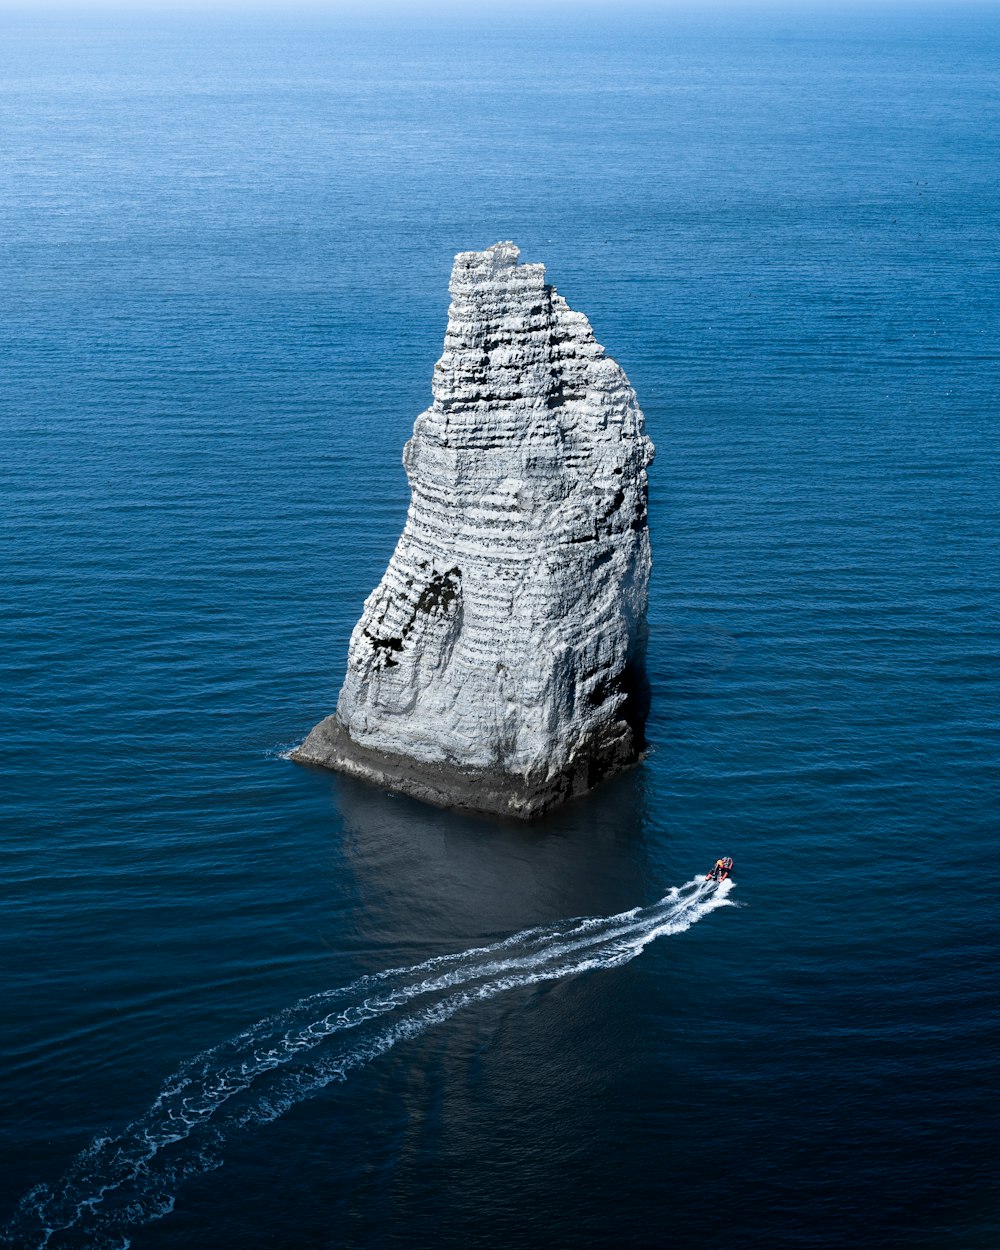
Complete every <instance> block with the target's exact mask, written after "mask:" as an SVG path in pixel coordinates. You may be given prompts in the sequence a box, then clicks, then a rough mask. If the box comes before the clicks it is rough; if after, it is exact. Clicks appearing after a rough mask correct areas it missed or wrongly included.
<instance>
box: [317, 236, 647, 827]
mask: <svg viewBox="0 0 1000 1250" xmlns="http://www.w3.org/2000/svg"><path fill="white" fill-rule="evenodd" d="M518 255H519V253H518V249H517V248H516V247H515V246H514V245H513V243H497V244H496V245H495V246H494V247H491V248H488V249H487V250H486V251H485V252H462V253H460V254H459V255H458V256H456V257H455V267H454V270H453V272H452V277H451V285H450V288H449V289H450V292H451V299H452V303H451V308H450V309H449V313H448V331H447V334H446V335H445V342H444V354H443V355H442V357H441V359H440V360H439V361H438V363H437V365H436V366H435V369H434V386H433V391H434V402H433V403H432V404H431V406H430V408H428V409H427V411H426V412H424V413H422V414H421V415H420V416H419V417H417V420H416V424H415V425H414V428H413V437H412V438H411V439H410V441H409V442H408V443H407V444H406V448H405V450H404V452H403V463H404V465H405V467H406V472H407V476H408V478H409V482H410V488H411V492H412V498H411V503H410V510H409V515H408V517H407V520H406V527H405V528H404V530H403V533H402V536H401V538H400V540H399V543H398V545H397V547H396V550H395V553H394V554H393V557H392V559H391V560H390V562H389V567H388V569H387V570H386V573H385V576H384V577H383V578H382V580H381V582H380V583H379V584H378V586H377V587H376V588H375V590H374V591H373V592H372V593H371V594H370V595H369V596H368V599H367V600H366V602H365V607H364V612H363V614H362V616H361V620H360V621H358V624H357V625H356V627H355V629H354V632H353V634H352V635H351V643H350V650H349V654H348V662H347V676H346V679H345V681H344V685H343V689H342V690H341V692H340V699H339V702H338V704H337V711H336V713H335V715H333V716H330V717H327V719H326V720H324V721H322V722H321V723H320V724H319V725H317V726H316V728H315V729H314V730H313V731H312V733H310V735H309V737H308V738H307V739H306V741H305V742H304V743H303V744H302V745H301V746H300V747H299V748H297V750H296V751H295V752H294V758H296V759H299V760H302V761H305V762H309V763H315V764H322V765H325V766H327V767H330V768H337V769H340V770H342V771H344V772H347V773H352V774H354V775H355V776H359V777H364V778H367V779H369V780H371V781H374V782H376V783H378V784H380V785H383V786H386V787H388V788H389V789H393V790H400V791H404V792H406V793H409V794H413V795H415V796H417V797H419V798H422V799H425V800H427V801H430V802H433V803H438V804H441V805H444V806H457V807H465V808H472V809H476V810H480V811H485V812H491V813H495V814H502V815H510V816H517V817H524V818H530V817H533V816H537V815H540V814H541V813H542V812H544V811H547V810H548V809H550V808H552V807H553V806H555V805H556V804H558V803H560V802H562V801H564V800H565V799H567V798H570V797H572V796H573V795H576V794H580V793H582V792H583V791H585V790H587V789H589V788H590V787H591V786H592V785H594V784H595V783H596V782H597V781H599V780H601V779H602V778H603V777H606V776H608V775H610V774H612V773H615V772H619V771H621V770H622V769H623V768H626V767H628V766H629V765H630V764H632V763H634V762H635V760H636V759H637V758H638V757H639V754H640V751H641V749H642V745H643V726H644V723H645V718H646V712H647V709H648V685H647V682H646V676H645V650H646V602H647V585H648V580H649V568H650V554H649V530H648V527H647V521H646V498H647V489H646V467H647V466H648V465H649V463H650V461H651V460H652V458H653V447H652V444H651V442H650V441H649V439H648V438H647V437H646V435H645V433H644V429H643V417H642V413H641V411H640V410H639V406H638V404H637V402H636V397H635V392H634V391H633V390H632V388H631V386H630V385H629V383H628V379H627V378H626V376H625V374H624V372H623V371H622V370H621V369H620V368H619V366H618V365H617V364H615V362H614V361H613V360H609V359H608V357H607V356H605V354H604V349H603V348H602V347H601V345H600V344H599V343H597V342H596V341H595V339H594V334H593V331H592V330H591V328H590V323H589V322H588V321H587V318H586V317H585V316H584V315H583V314H582V313H578V312H573V311H572V310H571V309H570V308H569V307H568V306H567V304H566V301H565V300H564V299H563V298H562V297H561V296H560V295H558V294H557V293H556V291H555V289H554V288H553V287H551V286H548V285H547V284H546V282H545V269H544V266H542V265H519V264H518V263H517V262H518Z"/></svg>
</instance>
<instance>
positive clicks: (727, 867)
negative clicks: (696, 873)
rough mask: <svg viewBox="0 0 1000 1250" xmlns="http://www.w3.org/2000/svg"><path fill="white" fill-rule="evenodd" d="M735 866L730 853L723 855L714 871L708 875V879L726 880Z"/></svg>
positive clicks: (716, 863)
mask: <svg viewBox="0 0 1000 1250" xmlns="http://www.w3.org/2000/svg"><path fill="white" fill-rule="evenodd" d="M732 867H733V861H732V859H731V858H730V857H729V856H728V855H721V856H720V857H719V858H718V859H717V860H716V861H715V865H714V866H713V868H712V871H711V872H710V873H708V875H707V876H706V880H707V881H725V879H726V878H727V877H728V876H729V873H730V871H731V870H732Z"/></svg>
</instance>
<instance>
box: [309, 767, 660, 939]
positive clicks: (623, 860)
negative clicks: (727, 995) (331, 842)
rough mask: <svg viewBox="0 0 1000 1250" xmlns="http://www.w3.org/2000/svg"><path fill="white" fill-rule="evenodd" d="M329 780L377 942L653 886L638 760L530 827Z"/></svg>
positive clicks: (636, 896) (637, 897) (633, 894)
mask: <svg viewBox="0 0 1000 1250" xmlns="http://www.w3.org/2000/svg"><path fill="white" fill-rule="evenodd" d="M330 784H331V790H332V798H333V802H334V803H335V805H336V807H337V809H338V810H339V812H340V814H341V816H342V818H343V824H344V841H343V846H342V854H343V866H344V867H346V868H347V869H348V870H349V871H350V872H351V873H352V874H353V875H354V876H355V878H356V883H357V891H356V896H357V897H358V898H359V900H361V901H362V905H363V907H364V908H365V909H367V919H368V923H369V924H370V925H371V926H372V928H371V936H372V939H373V941H375V942H377V945H378V946H379V947H380V948H384V947H385V946H386V944H388V945H389V946H392V945H393V944H395V943H399V945H400V946H401V947H403V948H408V947H409V944H411V943H413V942H416V943H418V944H423V943H426V942H430V943H432V944H435V945H436V944H440V946H441V948H442V949H443V948H444V947H446V946H452V947H457V946H460V945H462V944H463V943H465V942H467V941H468V940H470V939H479V938H482V937H487V936H494V935H496V934H499V933H506V932H510V931H511V930H515V929H520V928H523V927H525V926H526V925H532V924H543V923H548V922H550V921H554V920H558V919H564V918H566V917H568V916H580V915H597V914H609V913H613V912H616V911H621V910H623V909H626V908H629V907H635V906H636V905H641V904H643V903H647V902H651V901H652V900H653V899H655V898H658V897H659V895H660V894H662V892H663V890H662V889H661V888H660V886H661V884H663V883H660V882H651V881H650V880H649V866H648V863H647V857H646V849H645V842H644V838H645V830H646V825H647V795H646V789H647V784H648V778H647V774H646V770H645V768H644V767H643V766H642V765H640V766H639V767H637V768H633V769H631V770H630V771H629V772H627V773H624V774H623V775H622V776H620V777H616V778H613V779H612V780H611V781H609V782H607V783H606V784H605V785H603V786H601V787H600V788H599V789H598V790H596V791H594V792H593V793H592V794H590V795H587V796H585V797H583V798H582V799H579V800H577V801H575V802H573V803H570V804H567V805H566V806H565V807H563V808H561V809H559V810H558V811H556V812H553V813H552V814H551V815H549V816H548V817H546V818H545V819H543V820H541V821H538V822H535V823H532V824H522V823H519V822H514V821H499V820H492V819H488V818H482V817H478V816H474V815H471V814H469V813H463V812H454V811H446V810H441V809H438V808H434V807H429V806H427V805H426V804H424V803H421V802H419V801H417V800H415V799H410V798H407V797H405V796H402V795H393V794H389V793H386V792H385V791H383V790H379V789H377V788H375V787H372V786H369V785H366V784H365V783H363V782H359V781H356V780H354V779H353V778H349V777H344V776H340V775H337V774H331V782H330Z"/></svg>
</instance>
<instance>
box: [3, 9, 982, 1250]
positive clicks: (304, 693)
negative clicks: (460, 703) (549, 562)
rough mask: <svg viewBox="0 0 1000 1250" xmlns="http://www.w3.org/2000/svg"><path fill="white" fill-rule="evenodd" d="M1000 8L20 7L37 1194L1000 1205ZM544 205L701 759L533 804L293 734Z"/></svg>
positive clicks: (16, 733)
mask: <svg viewBox="0 0 1000 1250" xmlns="http://www.w3.org/2000/svg"><path fill="white" fill-rule="evenodd" d="M998 66H1000V11H998V10H997V9H996V8H988V7H980V8H978V9H968V10H966V9H962V8H957V7H954V6H949V7H948V8H947V9H943V8H942V9H940V10H935V9H932V8H927V7H926V6H925V7H921V8H915V9H913V10H912V11H911V10H906V9H899V10H895V11H888V10H869V11H868V12H861V11H855V12H852V13H847V12H842V13H821V12H819V11H816V10H810V11H808V12H801V11H800V12H798V13H791V12H789V13H784V14H781V13H775V12H770V13H760V14H757V13H753V12H750V11H747V10H744V11H743V12H741V13H738V14H729V15H727V14H725V13H722V12H719V11H714V12H711V13H709V12H703V13H702V14H701V15H698V14H687V15H682V14H677V13H673V14H671V13H668V12H666V11H660V12H657V11H655V10H654V11H648V12H645V13H640V12H638V11H636V12H631V11H626V10H624V9H619V10H615V11H611V10H607V11H603V12H599V11H591V10H587V9H583V8H581V9H571V8H566V9H563V10H562V11H561V12H560V13H559V14H553V13H539V12H531V11H529V10H523V11H519V12H513V11H511V12H510V13H507V14H506V15H504V14H501V13H494V14H492V15H479V16H474V15H472V14H471V13H468V12H467V13H464V14H462V15H460V16H454V15H453V17H452V19H449V20H445V19H444V18H442V17H435V16H432V15H430V14H424V15H422V16H418V15H415V14H414V13H412V12H411V13H410V14H409V15H407V16H398V15H397V16H396V17H395V18H391V17H387V16H385V15H383V16H379V15H378V14H377V13H372V14H369V15H367V16H365V15H364V14H355V15H354V16H351V17H346V16H339V17H338V16H326V17H321V16H317V15H312V16H299V17H295V16H291V15H288V16H285V17H278V16H272V17H263V16H255V17H243V18H240V17H237V16H235V15H230V16H229V17H217V18H212V17H207V16H195V15H191V14H189V15H187V16H186V17H181V16H176V17H174V18H167V17H163V18H154V17H152V16H150V15H146V16H133V17H122V16H119V17H117V18H116V17H112V16H105V17H102V18H96V17H95V18H85V17H83V16H80V15H76V16H74V17H62V18H59V17H56V16H52V15H50V16H35V17H31V16H25V15H23V14H22V15H21V16H19V17H18V16H12V15H11V14H9V13H8V14H6V15H2V16H0V112H2V124H0V145H2V153H0V223H2V228H0V292H2V307H3V317H2V324H0V370H2V385H0V481H2V487H0V509H2V513H0V515H2V534H0V552H2V578H0V689H2V691H3V700H4V714H3V719H2V727H0V752H2V754H0V775H2V786H3V804H4V806H3V824H2V832H0V867H2V879H3V884H4V902H3V906H2V908H0V937H2V960H3V987H4V988H3V1008H2V1026H0V1105H2V1107H3V1119H2V1157H0V1228H2V1230H3V1232H2V1234H0V1244H4V1245H6V1246H9V1247H13V1248H14V1250H41V1248H42V1247H48V1248H49V1250H65V1248H67V1247H96V1248H104V1250H111V1248H115V1250H118V1248H123V1247H126V1246H131V1247H133V1248H134V1250H167V1248H169V1250H263V1248H264V1247H279V1248H282V1247H287V1248H289V1250H320V1248H322V1250H333V1248H335V1247H351V1248H354V1250H383V1248H384V1250H468V1248H469V1247H483V1248H490V1250H492V1248H494V1247H496V1248H499V1250H569V1248H572V1250H604V1248H605V1247H615V1246H630V1247H657V1248H658V1247H666V1248H669V1250H818V1248H822V1250H841V1248H843V1247H863V1248H865V1250H882V1248H887V1250H888V1248H892V1247H925V1248H933V1250H997V1247H1000V1184H998V1181H997V1170H996V1160H997V1158H998V1157H1000V1117H998V1114H997V1102H996V1098H997V1094H998V1090H997V1081H996V1074H997V1062H998V1059H1000V1044H998V1039H997V1032H996V1030H997V1011H996V1008H997V993H996V985H997V977H996V968H997V957H998V954H1000V949H998V947H1000V942H998V935H997V924H996V921H997V909H996V903H995V899H996V888H995V886H994V884H993V881H992V876H993V873H994V871H995V862H994V861H995V852H996V845H997V842H996V830H997V817H998V807H1000V804H998V750H1000V711H998V677H1000V618H998V605H1000V528H998V513H1000V499H998V481H1000V473H998V466H997V451H998V447H997V444H998V438H997V422H998V391H1000V387H998V380H997V362H998V356H1000V351H998V326H1000V315H998V291H1000V249H998V244H1000V230H998V226H1000V185H998V184H1000V151H998V149H1000V141H998V136H1000V78H998ZM508 238H509V239H513V240H515V241H516V242H517V243H518V245H519V246H520V248H521V250H522V258H523V259H525V260H530V261H542V262H544V263H545V264H546V266H547V267H548V273H549V275H550V280H551V281H552V282H554V283H555V285H556V286H557V287H558V289H559V290H560V292H561V293H562V294H564V295H565V296H566V298H567V299H568V300H569V302H570V304H571V306H572V307H574V308H577V309H580V310H581V311H583V312H585V313H586V314H587V315H588V316H589V317H590V319H591V321H592V323H593V325H594V328H595V331H596V333H597V336H598V338H599V339H600V341H601V342H603V343H604V344H605V346H606V348H607V350H608V352H609V353H610V354H611V355H612V356H613V357H614V358H615V359H617V360H618V361H619V362H620V363H621V364H622V365H623V366H624V368H625V369H626V371H627V373H628V375H629V377H630V379H631V381H632V383H633V385H634V386H635V389H636V391H637V393H638V396H639V400H640V403H641V404H642V407H643V408H644V410H645V413H646V418H647V425H648V429H649V432H650V434H651V435H652V437H653V439H654V441H655V443H656V445H657V448H658V456H657V460H656V463H655V466H654V468H653V470H652V474H651V493H652V507H651V530H652V536H653V543H654V559H655V571H654V578H653V584H652V587H651V607H650V618H651V620H650V623H651V634H652V638H651V649H650V676H651V680H652V684H653V693H654V701H653V709H652V715H651V720H650V724H649V738H650V742H651V751H650V754H649V757H648V758H647V759H646V761H645V762H644V763H643V764H642V765H641V766H640V767H639V768H637V769H636V770H634V771H633V772H631V773H630V774H628V775H627V776H625V777H622V778H620V779H618V780H617V781H615V782H613V783H611V784H609V785H607V786H605V787H604V788H603V789H601V790H599V791H598V792H596V793H594V794H593V795H592V796H591V797H590V798H587V799H585V800H583V801H580V802H578V803H576V804H574V805H571V806H569V807H567V808H565V809H563V811H561V812H560V813H558V814H556V815H555V816H553V817H552V818H550V819H549V820H547V821H545V822H543V823H541V824H539V825H537V826H530V827H512V826H509V825H505V824H496V823H492V822H490V821H487V820H480V819H475V818H470V817H468V816H464V815H459V814H455V813H447V812H442V811H438V810H435V809H431V808H427V807H424V806H422V805H420V804H419V803H416V802H414V801H410V800H407V799H403V798H398V797H392V796H389V795H386V794H384V793H382V792H380V791H379V790H377V789H372V788H368V787H366V786H364V785H361V784H358V783H352V782H350V781H348V780H345V779H342V778H339V777H337V776H336V775H334V774H327V773H323V772H321V771H316V770H309V769H305V768H302V767H299V766H296V765H295V764H292V763H290V762H288V761H287V760H286V759H284V758H283V756H282V752H283V751H284V750H285V749H286V748H287V747H288V746H290V745H292V744H294V743H296V742H298V741H300V740H301V739H302V737H303V736H304V735H305V733H306V732H307V731H308V730H309V728H310V727H311V726H312V725H313V724H314V723H315V722H316V721H318V720H319V719H320V718H321V717H322V716H324V715H325V714H327V713H328V712H330V711H331V710H332V709H333V707H334V704H335V700H336V695H337V691H338V689H339V685H340V681H341V677H342V673H343V665H344V660H345V655H346V647H347V640H348V636H349V633H350V630H351V627H352V626H353V624H354V622H355V620H356V619H357V617H358V615H359V613H360V610H361V605H362V603H363V601H364V599H365V597H366V595H367V594H368V592H369V591H370V590H371V588H372V587H373V586H374V585H375V583H376V582H377V580H378V579H379V577H380V576H381V573H382V571H383V569H384V567H385V564H386V562H387V560H388V557H389V555H390V553H391V551H392V548H393V546H394V544H395V540H396V537H397V535H398V533H399V531H400V529H401V526H402V523H403V519H404V516H405V512H406V506H407V500H408V494H407V486H406V480H405V477H404V474H403V471H402V467H401V463H400V457H401V452H402V446H403V443H404V441H405V439H406V438H407V436H408V434H409V431H410V428H411V426H412V423H413V420H414V418H415V416H416V415H417V414H418V413H419V412H420V411H421V410H422V409H423V408H424V407H425V406H426V405H427V403H428V402H429V399H430V380H431V372H432V368H433V364H434V361H435V360H436V358H437V356H438V355H439V353H440V349H441V343H442V338H443V334H444V328H445V318H446V313H447V305H448V296H447V281H448V276H449V271H450V266H451V260H452V257H453V255H454V253H455V252H457V251H460V250H466V249H472V248H477V249H478V248H484V247H487V246H489V245H490V244H492V243H494V242H496V241H497V240H500V239H508ZM720 854H730V855H732V856H734V858H735V860H736V871H735V873H734V879H735V884H734V885H733V887H732V889H731V892H730V893H729V895H728V898H727V899H726V900H725V901H726V902H727V903H733V904H736V905H735V906H728V905H727V906H722V907H718V908H716V909H714V910H711V909H709V908H706V907H704V906H702V904H700V903H698V902H697V900H694V901H692V895H693V891H694V887H693V886H691V885H686V883H690V882H691V881H692V880H693V879H694V878H695V877H696V876H697V875H698V874H699V873H704V872H705V871H707V869H708V867H709V865H710V864H711V862H712V861H713V860H714V859H715V857H716V856H717V855H720ZM636 909H638V910H636ZM623 913H627V914H623ZM606 917H611V919H602V918H606ZM695 921H697V923H695ZM526 929H530V930H531V932H530V933H528V934H524V933H523V932H522V931H523V930H526ZM392 969H395V970H397V971H390V972H387V970H392ZM383 973H384V974H385V975H381V974H383Z"/></svg>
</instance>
